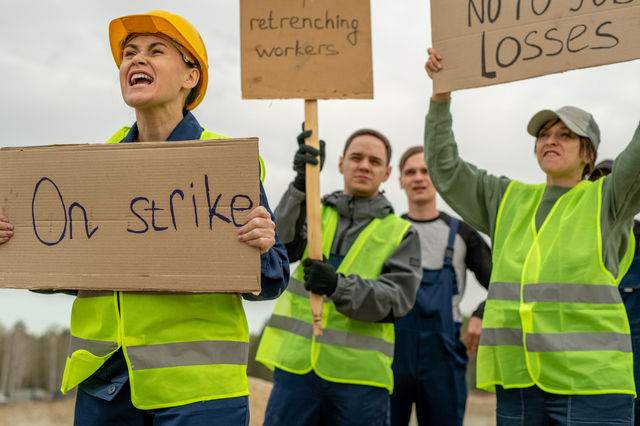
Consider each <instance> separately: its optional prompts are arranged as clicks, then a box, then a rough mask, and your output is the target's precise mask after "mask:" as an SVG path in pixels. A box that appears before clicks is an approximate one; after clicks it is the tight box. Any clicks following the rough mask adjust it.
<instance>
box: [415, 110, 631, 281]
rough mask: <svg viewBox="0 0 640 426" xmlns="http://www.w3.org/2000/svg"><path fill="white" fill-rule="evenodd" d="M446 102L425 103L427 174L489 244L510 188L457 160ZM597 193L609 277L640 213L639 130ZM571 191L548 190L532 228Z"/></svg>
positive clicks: (506, 180) (615, 271) (504, 180)
mask: <svg viewBox="0 0 640 426" xmlns="http://www.w3.org/2000/svg"><path fill="white" fill-rule="evenodd" d="M450 103H451V101H433V100H432V101H431V105H430V107H429V114H427V118H426V123H425V131H424V154H425V161H426V163H427V170H429V175H430V176H431V181H432V182H433V185H434V186H435V188H436V189H437V191H438V193H439V194H440V196H442V198H443V199H444V200H445V201H446V202H447V204H448V205H449V206H450V207H451V208H452V209H453V210H455V211H456V212H457V213H458V214H459V215H460V216H461V217H462V218H463V219H464V220H465V221H466V222H468V223H469V224H470V225H472V226H473V227H474V228H476V229H477V230H478V231H481V232H484V233H486V234H487V235H489V236H490V237H491V240H492V241H493V237H494V232H495V228H496V218H497V215H498V209H499V208H500V203H501V202H502V197H503V196H504V193H505V191H506V189H507V186H509V183H510V182H511V179H509V178H506V177H504V176H500V177H498V176H494V175H491V174H489V173H487V172H486V171H485V170H480V169H478V168H477V167H476V166H474V165H473V164H469V163H467V162H465V161H463V160H462V159H461V158H460V157H459V156H458V146H457V145H456V141H455V138H454V135H453V131H452V124H453V120H452V117H451V113H450V112H449V106H450ZM604 179H605V180H604V182H603V189H602V192H603V193H602V214H601V227H602V250H603V260H604V265H605V267H606V268H607V270H608V271H609V272H611V273H612V274H613V276H614V277H617V275H618V266H619V264H620V260H621V259H622V257H623V256H624V254H625V253H626V251H627V247H628V246H629V238H630V235H631V227H632V225H633V218H634V216H635V215H636V214H638V213H640V126H639V127H638V129H636V132H635V134H634V136H633V139H632V140H631V142H630V143H629V145H628V146H627V147H626V148H625V150H624V151H622V153H621V154H620V155H619V156H618V158H616V159H615V161H614V167H613V171H612V172H611V174H610V175H609V176H607V177H605V178H604ZM570 189H571V188H563V187H559V186H548V187H547V188H546V189H545V192H544V196H543V197H542V201H541V202H540V207H539V208H538V212H537V213H536V228H537V229H540V226H541V225H542V223H543V222H544V220H545V219H546V217H547V215H548V214H549V212H550V211H551V208H552V207H553V205H554V204H555V202H556V200H557V199H558V198H560V197H561V196H562V195H564V194H565V193H567V192H568V191H569V190H570Z"/></svg>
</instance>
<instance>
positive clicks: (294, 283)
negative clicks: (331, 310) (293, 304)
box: [287, 278, 333, 303]
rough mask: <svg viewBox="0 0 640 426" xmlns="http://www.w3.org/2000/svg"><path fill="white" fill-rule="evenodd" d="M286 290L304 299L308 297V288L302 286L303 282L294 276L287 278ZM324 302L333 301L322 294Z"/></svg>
mask: <svg viewBox="0 0 640 426" xmlns="http://www.w3.org/2000/svg"><path fill="white" fill-rule="evenodd" d="M287 291H290V292H291V293H293V294H295V295H296V296H300V297H304V298H305V299H309V290H307V289H306V288H304V282H302V281H300V280H299V279H296V278H291V279H290V280H289V285H288V286H287ZM324 302H325V303H333V300H331V299H329V298H328V297H327V296H324Z"/></svg>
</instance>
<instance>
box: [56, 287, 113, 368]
mask: <svg viewBox="0 0 640 426" xmlns="http://www.w3.org/2000/svg"><path fill="white" fill-rule="evenodd" d="M111 294H112V295H113V292H111ZM79 350H85V351H88V352H89V353H91V354H93V355H95V356H97V357H101V358H102V357H105V356H107V355H109V354H110V353H112V352H115V351H116V350H118V344H117V343H116V342H105V341H103V340H89V339H83V338H81V337H76V336H71V339H70V340H69V355H68V356H69V358H71V355H73V353H74V352H75V351H79Z"/></svg>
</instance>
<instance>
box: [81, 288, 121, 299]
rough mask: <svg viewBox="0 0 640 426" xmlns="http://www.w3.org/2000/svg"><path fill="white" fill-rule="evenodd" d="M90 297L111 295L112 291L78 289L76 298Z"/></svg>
mask: <svg viewBox="0 0 640 426" xmlns="http://www.w3.org/2000/svg"><path fill="white" fill-rule="evenodd" d="M90 297H113V291H109V290H79V291H78V298H80V299H88V298H90Z"/></svg>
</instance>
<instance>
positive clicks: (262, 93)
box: [240, 0, 373, 99]
mask: <svg viewBox="0 0 640 426" xmlns="http://www.w3.org/2000/svg"><path fill="white" fill-rule="evenodd" d="M240 40H241V52H242V97H243V99H277V98H300V99H343V98H362V99H372V98H373V67H372V61H371V12H370V6H369V0H349V1H344V0H240Z"/></svg>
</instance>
